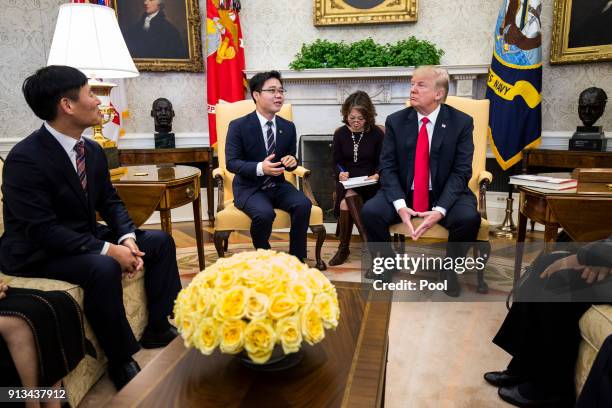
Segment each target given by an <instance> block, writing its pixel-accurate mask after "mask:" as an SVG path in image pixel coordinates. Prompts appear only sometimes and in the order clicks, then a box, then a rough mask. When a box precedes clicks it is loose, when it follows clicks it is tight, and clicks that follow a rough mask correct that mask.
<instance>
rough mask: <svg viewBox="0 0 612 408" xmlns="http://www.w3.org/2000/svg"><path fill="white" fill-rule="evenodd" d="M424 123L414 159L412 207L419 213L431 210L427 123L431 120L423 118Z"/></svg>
mask: <svg viewBox="0 0 612 408" xmlns="http://www.w3.org/2000/svg"><path fill="white" fill-rule="evenodd" d="M422 122H423V124H422V125H421V129H420V130H419V138H418V139H417V145H416V154H415V157H414V192H413V196H412V202H413V206H412V207H413V210H414V211H417V212H422V211H427V210H429V137H428V136H427V123H429V119H427V118H423V119H422Z"/></svg>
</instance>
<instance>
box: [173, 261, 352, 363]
mask: <svg viewBox="0 0 612 408" xmlns="http://www.w3.org/2000/svg"><path fill="white" fill-rule="evenodd" d="M174 315H175V321H176V325H177V328H178V331H179V333H180V334H181V336H182V337H183V340H184V341H185V346H186V347H196V348H197V349H198V350H200V351H201V352H202V353H203V354H205V355H210V354H211V353H212V352H213V351H214V350H215V349H216V348H217V347H219V349H220V350H221V352H222V353H226V354H238V353H241V352H243V351H245V352H246V354H247V355H248V358H249V359H250V360H251V361H252V362H253V363H255V364H265V363H266V362H268V361H269V360H270V357H271V356H272V353H273V351H274V349H275V347H276V346H279V347H281V348H282V352H283V353H284V354H285V355H288V354H291V353H296V352H297V351H299V350H300V348H301V346H302V343H303V342H304V341H305V342H306V343H308V344H310V345H313V344H315V343H318V342H320V341H321V340H323V338H324V337H325V330H326V329H335V328H336V327H337V325H338V319H339V317H340V309H339V307H338V296H337V294H336V289H335V287H334V286H333V285H332V284H331V282H330V281H329V280H328V279H327V277H325V275H323V274H322V273H321V272H320V271H319V270H317V269H314V268H310V267H308V265H305V264H303V263H301V262H300V261H298V259H297V258H295V257H293V256H291V255H288V254H285V253H281V252H276V251H271V250H257V251H250V252H242V253H238V254H236V255H233V256H232V257H229V258H221V259H219V260H218V261H217V262H215V263H214V264H213V265H211V266H210V267H209V268H207V269H206V270H204V271H202V272H200V273H199V274H198V275H197V276H196V277H195V278H194V279H193V281H192V282H191V283H190V284H189V286H188V287H186V288H185V289H183V290H182V291H181V292H180V293H179V295H178V297H177V299H176V302H175V306H174Z"/></svg>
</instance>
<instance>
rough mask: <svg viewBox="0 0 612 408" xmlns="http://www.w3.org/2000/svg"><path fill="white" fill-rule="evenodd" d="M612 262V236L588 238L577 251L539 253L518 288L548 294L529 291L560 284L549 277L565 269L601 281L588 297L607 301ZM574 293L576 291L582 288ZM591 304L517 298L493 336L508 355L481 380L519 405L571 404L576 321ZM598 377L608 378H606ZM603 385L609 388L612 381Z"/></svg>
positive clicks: (577, 338) (577, 339) (589, 281)
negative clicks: (504, 364) (505, 364)
mask: <svg viewBox="0 0 612 408" xmlns="http://www.w3.org/2000/svg"><path fill="white" fill-rule="evenodd" d="M560 256H563V257H560ZM554 259H556V260H554ZM553 260H554V262H552V263H551V261H553ZM611 267H612V236H610V237H609V238H608V239H606V240H603V241H596V242H593V243H590V244H587V245H585V246H584V247H582V248H580V249H579V250H578V252H577V253H575V254H568V253H565V254H562V255H560V254H558V253H554V252H553V253H551V254H547V255H543V256H540V257H539V258H538V259H537V260H536V261H535V262H534V263H533V264H532V266H531V268H532V271H533V273H532V274H531V275H529V277H528V278H527V279H526V281H525V283H524V284H523V285H522V286H521V287H520V289H519V291H518V293H517V294H518V295H519V296H520V295H521V294H522V292H523V288H526V289H525V290H529V291H530V292H531V293H535V294H536V295H537V296H541V295H540V294H546V292H544V290H538V291H537V292H533V289H534V288H535V289H543V288H544V289H545V286H547V285H548V286H552V287H555V286H559V285H558V284H556V283H555V282H554V281H553V279H555V278H557V275H562V273H561V272H562V271H563V273H566V276H570V277H571V275H572V274H577V275H580V277H581V278H582V279H584V280H585V283H586V284H588V285H592V284H594V283H595V282H598V283H599V284H600V285H607V286H600V288H599V289H600V290H599V295H598V296H591V299H595V298H597V299H598V300H600V301H605V302H610V299H611V298H612V294H611V293H610V292H609V287H610V286H611V284H612V282H609V281H604V279H606V278H607V277H608V276H609V275H610V272H611ZM567 272H569V273H567ZM541 278H542V279H541ZM544 278H547V279H544ZM549 278H550V279H549ZM578 279H580V278H578ZM566 280H567V279H566ZM557 281H558V280H557ZM567 281H568V282H569V280H567ZM602 281H603V282H602ZM563 282H564V281H563ZM574 286H575V285H574ZM601 289H603V290H601ZM571 290H572V288H571V287H569V286H568V287H567V288H566V291H571ZM573 293H574V294H575V295H577V294H579V293H580V292H578V291H574V292H573ZM595 294H596V293H595ZM602 295H603V296H602ZM533 297H535V295H533V294H531V295H530V298H529V300H537V299H533ZM583 297H584V296H583ZM589 307H591V303H587V302H576V301H573V302H569V301H566V302H537V301H525V302H517V301H515V302H514V303H513V304H512V307H511V308H510V311H509V312H508V315H507V316H506V319H505V320H504V322H503V323H502V325H501V327H500V329H499V331H498V332H497V334H496V335H495V338H494V339H493V343H495V344H496V345H498V346H499V347H501V348H502V349H504V350H505V351H507V352H508V353H509V354H510V355H511V356H512V360H510V363H509V364H508V367H507V368H506V369H505V370H504V371H492V372H488V373H486V374H485V375H484V378H485V380H486V381H487V382H489V383H490V384H492V385H494V386H496V387H499V391H498V393H499V396H500V397H501V398H502V399H503V400H504V401H506V402H509V403H510V404H513V405H516V406H519V407H522V406H555V407H565V406H568V407H570V406H574V402H575V398H574V368H575V366H576V358H577V357H578V345H579V343H580V329H579V327H578V321H579V320H580V318H581V317H582V315H583V314H584V312H586V311H587V309H588V308H589ZM601 381H602V382H601V383H602V384H606V382H605V379H604V378H601ZM608 381H609V379H608ZM606 388H607V389H610V384H607V386H606ZM585 390H586V388H585ZM584 397H585V398H592V396H584ZM592 406H595V405H592ZM597 406H609V405H606V404H602V405H597Z"/></svg>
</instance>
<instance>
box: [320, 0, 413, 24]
mask: <svg viewBox="0 0 612 408" xmlns="http://www.w3.org/2000/svg"><path fill="white" fill-rule="evenodd" d="M411 21H417V0H314V25H316V26H331V25H344V24H380V23H405V22H411Z"/></svg>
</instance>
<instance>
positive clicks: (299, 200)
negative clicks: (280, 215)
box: [241, 181, 312, 261]
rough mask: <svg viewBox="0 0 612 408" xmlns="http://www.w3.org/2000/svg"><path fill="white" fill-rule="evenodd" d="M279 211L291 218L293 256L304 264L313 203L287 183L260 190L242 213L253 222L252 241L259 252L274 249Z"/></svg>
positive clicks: (290, 234) (290, 237) (247, 202)
mask: <svg viewBox="0 0 612 408" xmlns="http://www.w3.org/2000/svg"><path fill="white" fill-rule="evenodd" d="M275 208H279V209H281V210H284V211H287V212H288V213H289V214H290V215H291V230H290V232H289V253H290V254H291V255H294V256H296V257H297V258H298V259H300V260H301V261H303V260H304V259H306V234H307V232H308V224H309V222H310V210H311V208H312V203H311V202H310V200H309V199H308V198H306V196H305V195H304V193H302V192H301V191H298V190H297V189H296V188H295V187H293V185H291V184H290V183H289V182H287V181H283V182H278V183H276V184H275V185H274V186H273V187H269V188H267V189H264V190H257V191H256V192H255V193H254V194H253V195H251V196H250V197H249V198H248V199H247V200H246V202H245V203H244V206H243V208H241V210H242V211H244V212H245V213H246V214H247V215H248V216H249V217H250V218H251V238H252V239H253V246H255V248H263V249H270V243H269V239H270V234H272V223H273V222H274V218H275V217H276V214H275V213H274V209H275Z"/></svg>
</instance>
